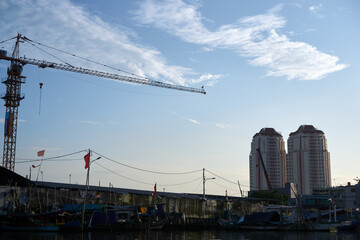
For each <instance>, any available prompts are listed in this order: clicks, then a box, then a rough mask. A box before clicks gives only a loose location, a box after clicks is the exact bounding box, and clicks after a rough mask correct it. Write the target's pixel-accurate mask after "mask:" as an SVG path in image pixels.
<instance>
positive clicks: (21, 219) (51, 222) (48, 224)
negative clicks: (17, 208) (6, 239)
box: [1, 213, 63, 232]
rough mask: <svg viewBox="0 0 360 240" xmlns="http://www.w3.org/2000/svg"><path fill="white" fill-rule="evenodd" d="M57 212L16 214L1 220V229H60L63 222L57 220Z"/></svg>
mask: <svg viewBox="0 0 360 240" xmlns="http://www.w3.org/2000/svg"><path fill="white" fill-rule="evenodd" d="M56 215H57V213H46V214H16V215H11V216H8V217H7V219H6V220H3V221H2V222H1V229H2V230H8V231H46V232H53V231H59V229H60V227H61V226H62V225H63V223H61V222H58V221H57V219H56V218H57V217H56Z"/></svg>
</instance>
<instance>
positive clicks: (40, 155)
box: [37, 150, 45, 157]
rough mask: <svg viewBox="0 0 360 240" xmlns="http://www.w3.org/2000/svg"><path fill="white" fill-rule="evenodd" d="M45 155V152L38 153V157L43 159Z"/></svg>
mask: <svg viewBox="0 0 360 240" xmlns="http://www.w3.org/2000/svg"><path fill="white" fill-rule="evenodd" d="M44 154H45V150H41V151H38V152H37V155H38V157H43V156H44Z"/></svg>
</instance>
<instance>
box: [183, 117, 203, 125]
mask: <svg viewBox="0 0 360 240" xmlns="http://www.w3.org/2000/svg"><path fill="white" fill-rule="evenodd" d="M186 120H188V121H189V122H191V123H195V124H198V125H200V124H201V123H200V122H199V121H197V120H195V119H192V118H187V119H186Z"/></svg>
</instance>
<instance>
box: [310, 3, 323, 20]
mask: <svg viewBox="0 0 360 240" xmlns="http://www.w3.org/2000/svg"><path fill="white" fill-rule="evenodd" d="M321 9H322V4H318V5H313V6H310V7H309V11H310V13H311V14H312V15H314V16H315V17H317V18H324V17H325V15H324V14H322V13H321Z"/></svg>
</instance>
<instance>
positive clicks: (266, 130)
mask: <svg viewBox="0 0 360 240" xmlns="http://www.w3.org/2000/svg"><path fill="white" fill-rule="evenodd" d="M259 135H261V136H279V137H282V135H281V134H280V133H278V132H277V131H276V130H275V129H274V128H262V129H261V130H260V132H258V133H256V134H255V135H254V136H253V138H254V137H256V136H259Z"/></svg>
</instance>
